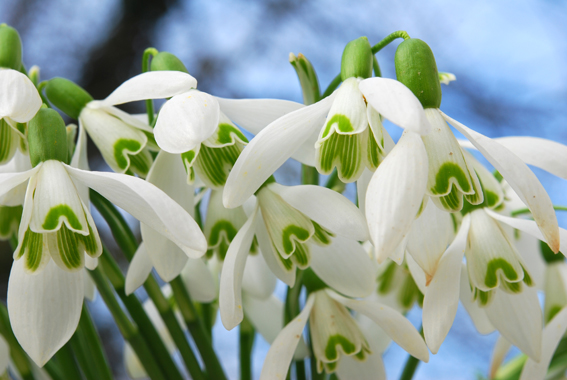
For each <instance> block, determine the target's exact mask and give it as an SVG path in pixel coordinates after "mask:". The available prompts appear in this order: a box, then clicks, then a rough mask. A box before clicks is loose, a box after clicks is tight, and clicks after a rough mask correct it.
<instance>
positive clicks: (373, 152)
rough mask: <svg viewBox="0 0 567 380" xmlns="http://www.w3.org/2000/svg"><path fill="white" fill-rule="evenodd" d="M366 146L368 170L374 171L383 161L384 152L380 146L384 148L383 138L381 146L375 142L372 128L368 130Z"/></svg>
mask: <svg viewBox="0 0 567 380" xmlns="http://www.w3.org/2000/svg"><path fill="white" fill-rule="evenodd" d="M367 140H368V145H367V147H366V162H367V165H368V168H369V169H370V170H376V168H378V165H380V163H381V162H382V160H383V159H384V151H383V149H382V148H381V146H384V138H382V141H381V144H380V145H379V144H378V143H377V142H376V137H375V136H374V132H373V131H372V128H368V139H367Z"/></svg>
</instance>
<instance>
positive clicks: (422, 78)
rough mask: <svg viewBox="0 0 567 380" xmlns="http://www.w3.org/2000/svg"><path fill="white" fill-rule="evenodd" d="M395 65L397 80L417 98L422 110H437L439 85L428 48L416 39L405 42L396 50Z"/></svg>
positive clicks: (432, 57) (439, 96)
mask: <svg viewBox="0 0 567 380" xmlns="http://www.w3.org/2000/svg"><path fill="white" fill-rule="evenodd" d="M395 64H396V76H397V78H398V80H399V81H400V82H402V83H403V84H405V85H406V86H407V87H408V88H409V89H410V90H411V91H412V92H413V93H414V95H415V96H417V98H418V99H419V101H420V102H421V105H422V106H423V108H439V106H440V105H441V83H439V74H438V73H437V64H436V63H435V57H434V56H433V52H432V51H431V49H430V48H429V46H428V45H427V44H426V43H425V42H423V41H422V40H419V39H417V38H409V39H407V40H405V41H404V42H402V43H401V44H400V45H399V46H398V50H396V57H395Z"/></svg>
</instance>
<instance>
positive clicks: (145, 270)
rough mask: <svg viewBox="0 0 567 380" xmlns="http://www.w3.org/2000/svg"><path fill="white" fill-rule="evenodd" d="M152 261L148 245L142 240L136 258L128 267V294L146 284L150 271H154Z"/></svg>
mask: <svg viewBox="0 0 567 380" xmlns="http://www.w3.org/2000/svg"><path fill="white" fill-rule="evenodd" d="M152 268H153V265H152V261H151V260H150V256H149V255H148V252H147V251H146V246H145V245H144V242H142V243H141V244H140V245H139V246H138V250H137V251H136V254H134V258H133V259H132V261H131V262H130V266H129V267H128V273H126V289H125V291H126V295H130V294H132V293H134V291H135V290H136V289H138V288H139V287H140V286H142V285H143V284H144V282H145V281H146V279H147V278H148V276H149V275H150V273H151V272H152Z"/></svg>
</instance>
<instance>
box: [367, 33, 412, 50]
mask: <svg viewBox="0 0 567 380" xmlns="http://www.w3.org/2000/svg"><path fill="white" fill-rule="evenodd" d="M397 38H403V39H404V40H407V39H408V38H410V36H409V34H407V32H406V31H404V30H398V31H396V32H394V33H390V34H388V35H387V36H386V37H385V38H384V39H383V40H382V41H380V42H378V43H377V44H376V45H374V46H372V54H376V53H378V52H379V51H380V50H382V48H384V47H385V46H387V45H388V44H389V43H390V42H392V41H394V40H395V39H397Z"/></svg>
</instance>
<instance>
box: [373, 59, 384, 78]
mask: <svg viewBox="0 0 567 380" xmlns="http://www.w3.org/2000/svg"><path fill="white" fill-rule="evenodd" d="M372 58H373V61H372V67H373V68H374V76H375V77H381V76H382V70H380V65H379V64H378V59H377V58H376V56H373V57H372Z"/></svg>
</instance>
